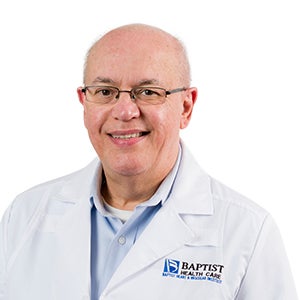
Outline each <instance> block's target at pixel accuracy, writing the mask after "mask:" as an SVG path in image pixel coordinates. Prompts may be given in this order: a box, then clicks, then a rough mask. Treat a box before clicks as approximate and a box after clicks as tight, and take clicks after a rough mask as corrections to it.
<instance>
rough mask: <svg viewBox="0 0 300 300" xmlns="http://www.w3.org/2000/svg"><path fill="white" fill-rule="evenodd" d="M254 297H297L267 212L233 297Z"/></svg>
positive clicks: (272, 299) (247, 299)
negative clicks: (244, 272) (241, 279)
mask: <svg viewBox="0 0 300 300" xmlns="http://www.w3.org/2000/svg"><path fill="white" fill-rule="evenodd" d="M257 299H264V300H275V299H276V300H287V299H288V300H297V299H298V297H297V295H296V288H295V285H294V282H293V278H292V274H291V271H290V266H289V262H288V259H287V256H286V253H285V249H284V246H283V242H282V239H281V236H280V233H279V230H278V228H277V226H276V224H275V222H274V221H273V219H272V218H271V217H270V216H268V217H267V218H266V220H265V222H264V224H263V226H262V229H261V232H260V234H259V237H258V239H257V242H256V246H255V248H254V252H253V254H252V257H251V260H250V262H249V265H248V269H247V272H246V275H245V277H244V279H243V281H242V284H241V287H240V289H239V292H238V295H237V297H236V300H257Z"/></svg>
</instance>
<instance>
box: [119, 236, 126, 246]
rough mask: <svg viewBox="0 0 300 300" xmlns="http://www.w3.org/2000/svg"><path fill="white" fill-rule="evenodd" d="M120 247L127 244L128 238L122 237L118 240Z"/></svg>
mask: <svg viewBox="0 0 300 300" xmlns="http://www.w3.org/2000/svg"><path fill="white" fill-rule="evenodd" d="M118 242H119V244H120V245H124V244H125V243H126V238H125V236H124V235H121V236H120V237H119V239H118Z"/></svg>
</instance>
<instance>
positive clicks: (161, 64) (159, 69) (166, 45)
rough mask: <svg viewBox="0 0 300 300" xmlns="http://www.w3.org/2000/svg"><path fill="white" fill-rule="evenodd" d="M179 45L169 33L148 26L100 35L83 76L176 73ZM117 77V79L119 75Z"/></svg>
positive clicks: (121, 76)
mask: <svg viewBox="0 0 300 300" xmlns="http://www.w3.org/2000/svg"><path fill="white" fill-rule="evenodd" d="M178 59H179V58H178V45H177V44H176V41H175V39H174V38H172V37H171V36H169V35H167V34H164V33H162V32H157V31H151V30H118V31H114V32H111V33H109V34H107V35H106V36H104V37H103V38H102V39H100V40H99V41H98V42H97V43H96V44H95V45H94V46H93V48H92V49H91V51H90V53H89V56H88V59H87V66H86V74H85V75H86V78H87V79H88V80H89V81H90V80H94V78H96V77H99V76H100V77H106V78H111V79H112V80H116V79H118V78H117V77H120V78H124V77H127V78H130V77H132V79H134V78H136V80H141V79H142V78H151V79H155V78H156V79H157V80H160V78H164V77H167V78H171V77H172V75H175V74H176V73H177V72H176V70H175V69H176V66H178V65H179V64H178V63H176V61H177V60H178ZM118 80H119V79H118Z"/></svg>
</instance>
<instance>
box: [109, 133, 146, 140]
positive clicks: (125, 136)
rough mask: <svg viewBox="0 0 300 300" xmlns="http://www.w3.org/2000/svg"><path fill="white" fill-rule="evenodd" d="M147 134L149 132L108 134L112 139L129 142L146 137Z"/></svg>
mask: <svg viewBox="0 0 300 300" xmlns="http://www.w3.org/2000/svg"><path fill="white" fill-rule="evenodd" d="M148 133H149V132H135V133H126V134H110V136H111V137H112V138H114V139H120V140H129V139H136V138H139V137H141V136H144V135H147V134H148Z"/></svg>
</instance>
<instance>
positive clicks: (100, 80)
mask: <svg viewBox="0 0 300 300" xmlns="http://www.w3.org/2000/svg"><path fill="white" fill-rule="evenodd" d="M95 83H110V84H114V83H115V82H114V81H113V80H112V79H110V78H106V77H100V76H98V77H96V79H94V80H93V84H95Z"/></svg>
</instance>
